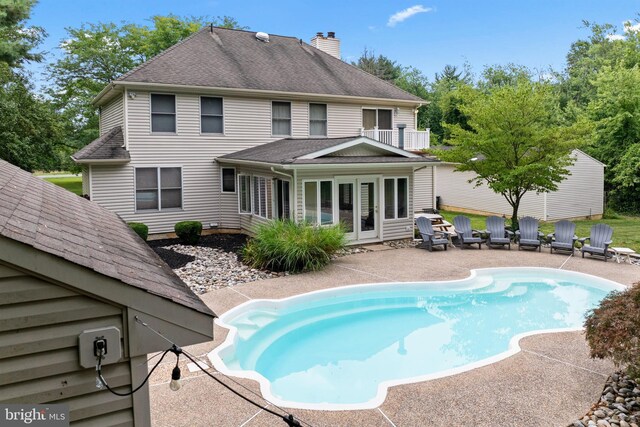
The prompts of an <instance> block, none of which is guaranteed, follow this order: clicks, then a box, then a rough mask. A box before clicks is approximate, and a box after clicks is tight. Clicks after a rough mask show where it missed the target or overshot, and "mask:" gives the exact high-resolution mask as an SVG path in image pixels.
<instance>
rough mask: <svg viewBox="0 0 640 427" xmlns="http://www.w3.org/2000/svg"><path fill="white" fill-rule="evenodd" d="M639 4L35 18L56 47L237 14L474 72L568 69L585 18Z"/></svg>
mask: <svg viewBox="0 0 640 427" xmlns="http://www.w3.org/2000/svg"><path fill="white" fill-rule="evenodd" d="M638 12H640V0H614V1H611V0H600V1H595V0H535V1H534V0H528V1H521V0H510V1H505V0H494V1H489V0H487V1H480V0H458V1H456V0H431V1H429V0H409V1H379V0H368V1H349V0H341V1H334V0H323V1H313V2H308V1H300V0H298V1H294V0H270V1H255V0H186V1H184V0H183V1H168V0H109V1H104V0H99V1H98V0H92V1H90V0H40V2H39V3H38V4H37V5H36V7H35V8H34V10H33V13H32V18H31V23H32V24H35V25H41V26H43V27H44V28H45V29H46V30H47V32H48V33H49V37H48V39H47V41H46V43H45V46H44V49H45V50H47V51H50V52H51V53H52V54H55V53H56V51H57V49H56V46H57V45H58V43H59V42H60V41H61V40H62V39H64V38H65V34H66V32H65V30H64V28H65V27H77V26H79V25H80V24H82V23H84V22H91V23H94V22H99V21H104V22H108V21H113V22H120V21H127V22H135V23H141V24H142V23H145V22H146V20H147V19H148V18H149V17H150V16H152V15H156V14H159V15H166V14H169V13H173V14H176V15H181V16H184V15H195V16H218V15H228V16H231V17H234V18H236V19H237V20H238V22H239V23H240V24H241V25H244V26H248V27H249V28H250V29H251V30H254V31H264V32H268V33H271V34H281V35H289V36H294V37H298V38H301V39H303V40H305V41H307V42H308V41H309V40H310V39H311V37H312V36H313V35H314V34H315V33H316V32H318V31H323V32H325V33H326V32H327V31H335V32H336V36H337V37H338V38H339V39H340V40H341V43H342V57H343V58H344V59H346V60H355V59H357V58H358V57H359V56H360V54H361V53H362V51H363V49H364V48H365V47H367V48H368V49H370V50H373V51H375V53H376V54H383V55H385V56H387V57H389V58H391V59H393V60H395V61H397V62H398V63H400V64H402V65H405V66H408V65H411V66H414V67H416V68H418V69H420V70H422V71H423V72H424V73H425V75H427V77H429V79H433V76H434V73H436V72H438V71H440V70H442V68H443V67H444V66H445V65H446V64H453V65H460V64H462V63H464V62H465V61H467V62H469V63H470V64H471V65H472V67H473V69H474V71H475V72H479V71H481V70H482V68H483V67H484V66H485V65H493V64H506V63H509V62H513V63H517V64H522V65H526V66H529V67H532V68H539V69H543V68H546V67H549V66H551V67H553V68H554V69H561V68H562V67H563V66H564V60H565V55H566V53H567V51H568V49H569V47H570V45H571V43H572V42H573V41H575V40H577V39H579V38H584V37H586V36H587V35H588V31H586V30H585V29H584V28H583V26H582V20H583V19H587V20H590V21H595V22H599V23H604V22H608V23H612V24H616V25H618V26H620V27H621V26H622V22H623V21H626V20H630V19H633V18H635V17H636V16H637V13H638ZM394 15H395V18H393V19H392V17H393V16H394Z"/></svg>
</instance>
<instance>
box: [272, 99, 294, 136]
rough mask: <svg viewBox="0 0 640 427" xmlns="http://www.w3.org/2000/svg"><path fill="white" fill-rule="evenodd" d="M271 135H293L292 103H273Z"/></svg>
mask: <svg viewBox="0 0 640 427" xmlns="http://www.w3.org/2000/svg"><path fill="white" fill-rule="evenodd" d="M271 135H275V136H291V103H290V102H281V101H273V102H272V103H271Z"/></svg>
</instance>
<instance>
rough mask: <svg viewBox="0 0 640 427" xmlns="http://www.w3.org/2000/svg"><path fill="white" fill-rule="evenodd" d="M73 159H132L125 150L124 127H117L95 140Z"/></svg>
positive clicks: (73, 156) (79, 151)
mask: <svg viewBox="0 0 640 427" xmlns="http://www.w3.org/2000/svg"><path fill="white" fill-rule="evenodd" d="M71 158H72V159H73V160H75V161H79V160H122V161H128V160H129V159H130V156H129V152H128V151H127V150H125V148H124V134H123V133H122V127H121V126H116V127H114V128H113V129H111V130H110V131H109V132H107V133H105V134H104V135H102V136H101V137H99V138H96V139H94V140H93V141H91V142H90V143H89V144H87V145H85V146H84V147H83V148H82V149H80V150H78V151H77V152H76V153H74V154H73V155H72V156H71Z"/></svg>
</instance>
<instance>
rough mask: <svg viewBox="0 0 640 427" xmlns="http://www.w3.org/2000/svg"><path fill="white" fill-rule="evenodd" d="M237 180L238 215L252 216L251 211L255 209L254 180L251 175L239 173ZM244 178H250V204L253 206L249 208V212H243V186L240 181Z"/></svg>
mask: <svg viewBox="0 0 640 427" xmlns="http://www.w3.org/2000/svg"><path fill="white" fill-rule="evenodd" d="M236 176H237V179H238V182H237V184H238V186H237V187H236V188H237V192H238V213H239V214H240V215H251V210H252V209H253V182H252V181H253V180H252V178H251V175H249V174H246V173H237V174H236ZM243 178H249V186H248V189H249V203H250V204H251V206H249V210H246V211H243V210H242V191H241V188H242V186H241V184H240V180H241V179H243Z"/></svg>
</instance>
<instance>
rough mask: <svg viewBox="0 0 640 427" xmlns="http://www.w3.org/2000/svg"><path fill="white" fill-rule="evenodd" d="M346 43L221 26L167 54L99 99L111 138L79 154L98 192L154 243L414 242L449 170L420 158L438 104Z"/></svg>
mask: <svg viewBox="0 0 640 427" xmlns="http://www.w3.org/2000/svg"><path fill="white" fill-rule="evenodd" d="M339 44H340V42H339V40H338V39H337V38H335V35H334V34H333V33H328V35H327V36H326V37H325V36H324V35H323V34H322V33H318V34H317V35H316V36H315V37H314V38H313V39H312V41H311V45H309V44H306V43H304V42H303V41H302V40H299V39H297V38H293V37H283V36H274V35H267V34H265V33H255V32H250V31H240V30H230V29H223V28H216V27H207V28H204V29H203V30H201V31H199V32H198V33H196V34H194V35H192V36H191V37H189V38H187V39H185V40H183V41H182V42H180V43H178V44H176V45H175V46H173V47H171V48H169V49H167V50H166V51H164V52H163V53H161V54H160V55H158V56H156V57H154V58H153V59H151V60H149V61H147V62H145V63H144V64H142V65H140V66H139V67H137V68H135V69H133V70H131V71H130V72H129V73H127V74H125V75H123V76H122V77H120V78H119V79H117V80H115V81H113V82H112V83H111V84H109V85H108V86H107V87H106V88H104V90H103V91H102V92H101V93H100V94H99V95H98V96H97V97H96V99H95V101H94V103H95V105H96V106H97V107H99V108H100V135H101V136H100V137H99V138H98V139H96V140H95V141H93V142H92V143H90V144H89V145H87V146H86V147H84V148H83V149H82V150H80V151H78V152H77V153H76V154H74V156H73V159H74V160H75V161H76V162H77V163H79V164H81V165H82V166H83V189H84V192H85V193H86V194H87V195H89V197H90V198H91V200H93V201H96V202H97V203H99V204H100V205H102V206H103V207H106V208H108V209H110V210H112V211H114V212H116V213H118V214H119V215H120V216H121V217H122V218H123V219H124V220H126V221H136V222H144V223H146V224H147V225H148V226H149V230H150V232H151V233H162V232H169V231H172V230H173V227H174V224H175V223H176V222H178V221H184V220H197V221H201V222H202V223H203V225H204V227H205V228H220V229H238V230H244V231H249V232H250V231H251V230H252V229H253V228H254V227H255V225H256V224H259V223H262V222H264V221H268V220H270V219H273V218H291V219H295V220H297V221H302V220H305V221H308V222H310V223H314V224H318V225H325V224H336V223H338V222H342V223H343V224H344V225H345V227H346V229H347V232H348V233H349V238H350V239H351V240H352V241H353V242H370V241H380V240H392V239H400V238H406V237H411V236H412V235H413V214H414V211H416V210H419V209H422V208H428V207H432V206H433V199H434V191H433V175H434V172H433V166H434V165H435V163H434V161H433V160H430V159H428V158H425V157H423V156H421V155H419V154H416V153H415V151H416V150H418V149H420V148H427V147H428V144H429V141H428V137H429V134H428V131H422V132H419V131H417V130H416V114H417V108H418V107H419V106H420V105H422V104H424V102H425V101H423V100H422V99H420V98H417V97H415V96H414V95H411V94H409V93H407V92H405V91H402V90H400V89H399V88H397V87H396V86H394V85H392V84H390V83H387V82H385V81H383V80H380V79H378V78H376V77H374V76H372V75H370V74H368V73H366V72H364V71H362V70H360V69H358V68H356V67H354V66H352V65H349V64H347V63H345V62H343V61H342V60H340V53H339V51H340V50H339ZM403 148H404V149H403ZM416 180H418V181H419V185H418V184H417V183H416Z"/></svg>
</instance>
